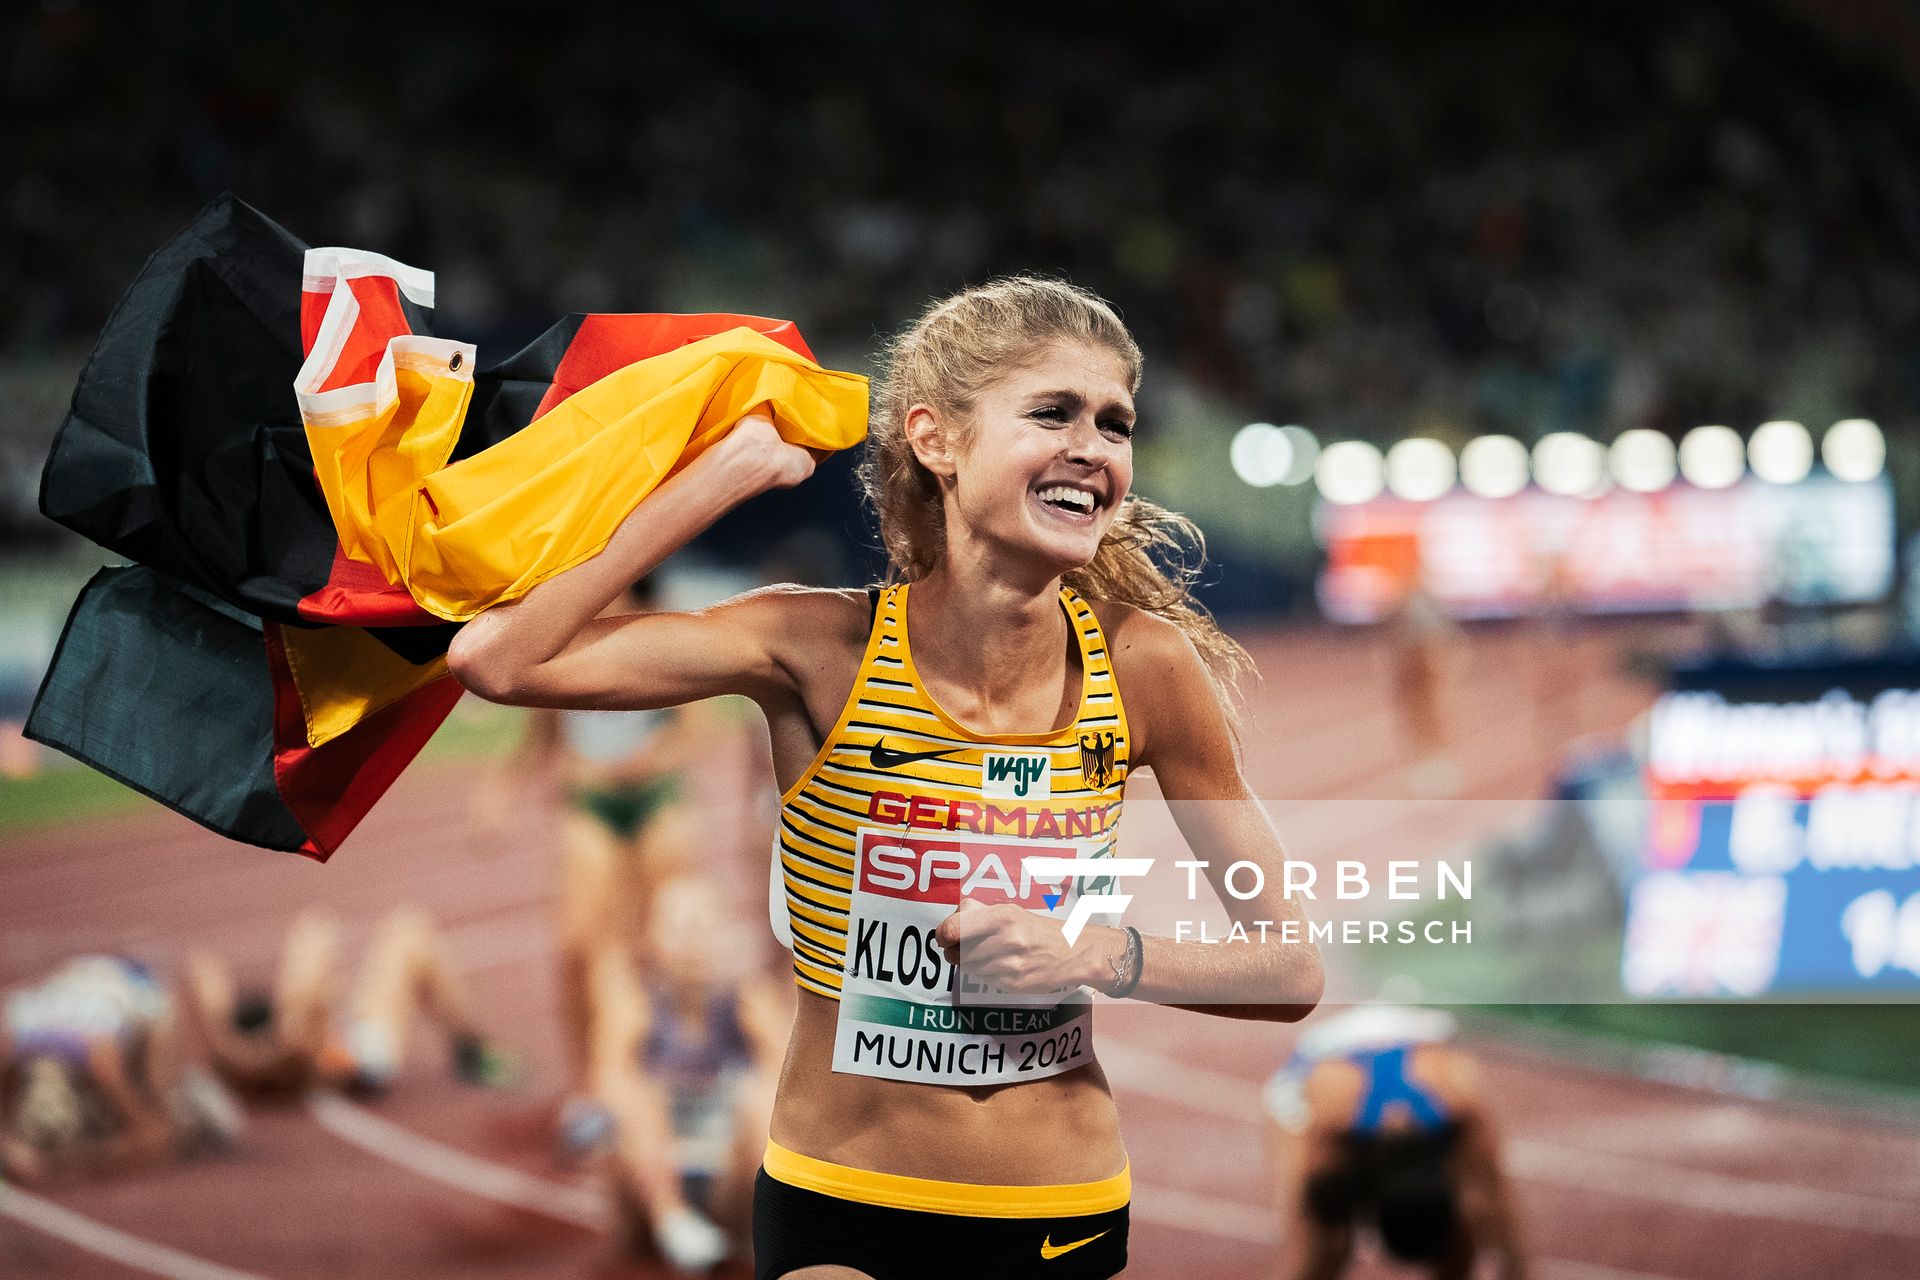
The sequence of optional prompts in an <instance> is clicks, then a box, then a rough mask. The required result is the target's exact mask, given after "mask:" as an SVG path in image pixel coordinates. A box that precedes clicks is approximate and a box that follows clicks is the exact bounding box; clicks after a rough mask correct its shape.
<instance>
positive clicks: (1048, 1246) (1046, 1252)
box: [1040, 1231, 1107, 1262]
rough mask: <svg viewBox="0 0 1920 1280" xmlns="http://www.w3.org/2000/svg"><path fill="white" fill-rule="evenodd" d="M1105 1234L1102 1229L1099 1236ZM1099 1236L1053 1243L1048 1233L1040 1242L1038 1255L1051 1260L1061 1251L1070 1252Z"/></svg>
mask: <svg viewBox="0 0 1920 1280" xmlns="http://www.w3.org/2000/svg"><path fill="white" fill-rule="evenodd" d="M1105 1234H1107V1233H1106V1232H1104V1231H1102V1232H1101V1233H1100V1236H1103V1235H1105ZM1100 1236H1088V1237H1087V1238H1086V1239H1085V1240H1075V1241H1074V1242H1073V1243H1072V1244H1055V1243H1054V1242H1053V1236H1052V1235H1048V1236H1047V1238H1046V1239H1045V1240H1042V1241H1041V1242H1040V1256H1041V1257H1042V1258H1045V1259H1047V1260H1048V1261H1049V1262H1051V1261H1052V1260H1053V1259H1055V1258H1057V1257H1059V1256H1060V1255H1061V1254H1063V1253H1072V1252H1073V1251H1074V1250H1075V1249H1078V1248H1079V1247H1080V1246H1081V1245H1083V1244H1092V1243H1093V1242H1094V1241H1095V1240H1098V1239H1099V1238H1100Z"/></svg>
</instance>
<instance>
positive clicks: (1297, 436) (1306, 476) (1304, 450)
mask: <svg viewBox="0 0 1920 1280" xmlns="http://www.w3.org/2000/svg"><path fill="white" fill-rule="evenodd" d="M1280 434H1281V435H1283V436H1285V437H1286V438H1287V443H1288V444H1290V445H1292V446H1293V461H1292V463H1291V464H1289V465H1288V467H1287V470H1286V474H1285V475H1283V476H1281V477H1280V483H1281V484H1304V483H1305V482H1306V481H1308V480H1311V479H1313V464H1314V463H1316V462H1318V461H1319V460H1320V441H1319V440H1317V439H1315V438H1314V434H1313V432H1311V431H1309V430H1307V429H1306V428H1305V427H1297V426H1295V425H1293V424H1292V423H1288V424H1287V425H1286V426H1284V427H1282V428H1280Z"/></svg>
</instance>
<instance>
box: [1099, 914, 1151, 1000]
mask: <svg viewBox="0 0 1920 1280" xmlns="http://www.w3.org/2000/svg"><path fill="white" fill-rule="evenodd" d="M1122 928H1124V929H1125V930H1126V931H1127V949H1126V951H1125V952H1124V953H1122V955H1121V956H1120V957H1119V958H1117V959H1115V960H1114V961H1113V990H1111V991H1109V992H1107V994H1108V995H1109V996H1111V997H1113V998H1114V999H1115V1000H1124V999H1126V998H1127V997H1128V996H1130V995H1132V994H1133V989H1134V988H1135V987H1137V986H1139V985H1140V971H1141V969H1142V968H1143V967H1144V965H1145V962H1146V958H1147V944H1146V943H1145V941H1143V940H1142V939H1141V937H1140V931H1139V930H1138V929H1136V928H1134V927H1133V926H1132V925H1130V924H1129V925H1123V926H1122Z"/></svg>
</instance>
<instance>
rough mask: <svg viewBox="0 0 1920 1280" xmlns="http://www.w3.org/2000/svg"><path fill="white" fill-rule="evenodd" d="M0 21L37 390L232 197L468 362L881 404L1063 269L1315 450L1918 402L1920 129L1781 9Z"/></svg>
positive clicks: (16, 333) (17, 328)
mask: <svg viewBox="0 0 1920 1280" xmlns="http://www.w3.org/2000/svg"><path fill="white" fill-rule="evenodd" d="M0 28H3V29H5V30H6V31H7V39H6V40H5V41H4V44H5V52H4V54H0V59H4V62H3V64H0V65H4V67H5V73H4V90H3V92H4V104H5V106H4V109H5V114H6V116H7V118H8V119H9V120H11V121H13V122H15V125H14V127H13V128H12V129H10V130H9V132H10V133H12V134H13V136H14V138H15V142H14V156H13V162H12V163H11V164H9V165H8V166H7V168H6V170H5V172H4V175H0V190H4V193H5V194H4V199H0V227H3V228H4V232H3V234H4V236H5V240H6V244H7V252H6V254H5V255H4V256H3V257H0V293H3V294H4V296H5V297H7V298H8V299H9V302H10V305H9V306H8V307H7V308H6V309H5V311H4V312H3V313H0V361H4V362H5V366H6V367H8V368H15V367H20V366H23V365H26V364H29V363H31V362H32V361H34V360H36V359H45V358H47V357H50V356H53V355H55V354H56V353H69V352H75V351H79V350H84V347H85V344H86V342H87V340H88V339H89V337H90V336H91V335H92V333H93V332H94V331H95V330H96V329H97V328H98V327H99V325H100V324H101V323H102V321H103V320H104V319H105V316H106V314H107V312H108V310H109V309H110V308H111V306H112V304H113V301H114V299H115V298H116V297H117V296H118V294H119V292H120V290H121V289H122V288H123V287H124V286H125V284H126V283H127V281H128V280H129V278H130V277H131V275H132V274H133V272H134V271H135V270H137V268H138V264H139V261H140V259H141V257H142V256H143V255H144V254H145V253H147V252H149V251H150V250H151V249H152V248H154V247H155V246H157V245H158V244H159V243H160V242H161V241H162V240H163V239H164V238H165V237H166V236H168V235H169V234H171V232H172V231H174V230H175V229H177V228H178V227H179V226H180V225H181V224H182V223H184V222H185V221H186V219H187V218H188V217H190V216H191V214H192V212H193V211H194V210H195V209H196V208H197V207H198V206H199V205H200V204H202V203H203V202H204V201H206V200H207V199H209V198H211V197H212V196H214V195H216V194H217V193H219V192H220V191H222V190H227V189H231V190H233V191H235V192H237V193H239V194H240V195H242V196H243V197H244V198H245V199H247V200H249V201H251V202H252V203H254V204H256V205H257V206H259V207H260V208H262V209H263V210H265V211H267V212H268V213H269V214H270V215H271V216H273V217H275V218H277V219H278V220H280V221H281V222H282V223H283V224H285V225H286V226H288V227H289V229H291V230H292V231H294V232H295V233H296V234H297V235H300V236H302V237H303V238H305V239H307V240H309V241H310V242H312V243H343V244H352V245H357V246H363V247H368V248H375V249H379V250H381V251H384V252H388V253H390V254H393V255H394V256H397V257H400V258H402V259H403V260H406V261H410V262H414V263H417V264H420V265H423V266H426V267H430V268H432V269H434V270H436V271H437V272H438V273H439V276H440V289H441V299H442V304H441V305H442V310H441V322H440V325H439V327H440V329H441V331H442V332H445V333H448V334H453V335H458V336H460V337H463V338H474V339H478V340H479V341H481V342H482V344H483V355H484V352H485V351H486V350H488V349H490V350H491V351H492V352H493V353H494V355H496V356H498V355H503V354H505V353H506V352H507V351H508V350H510V349H511V348H512V347H513V346H516V345H518V344H519V343H520V342H522V341H524V340H526V339H527V338H529V337H531V336H532V335H534V334H536V333H538V332H539V331H540V330H542V329H544V328H545V327H546V325H547V324H548V323H550V322H551V321H552V320H553V319H554V318H556V317H557V316H559V315H560V314H562V313H564V312H566V311H590V310H690V309H722V308H725V309H735V310H759V311H763V312H770V313H774V314H784V315H790V316H792V317H794V318H796V319H798V320H800V321H801V322H802V324H803V327H804V328H805V330H806V332H807V333H808V335H809V337H810V338H811V339H812V340H813V342H814V345H815V347H816V348H817V349H818V350H820V351H821V352H822V354H823V356H825V357H826V358H827V359H829V360H831V361H837V362H841V363H851V364H853V365H854V366H855V367H861V365H860V362H861V361H863V360H864V359H865V358H866V357H867V356H868V355H869V354H870V353H871V352H872V351H873V350H874V348H875V346H876V345H877V342H878V338H879V335H881V334H882V333H884V332H886V331H887V330H889V329H890V328H892V327H894V326H897V325H898V324H899V323H901V322H902V321H903V320H904V319H906V318H907V317H908V316H910V315H911V314H912V312H913V311H914V310H915V309H916V308H917V306H918V305H919V304H920V303H921V302H923V301H924V300H925V299H926V298H928V297H930V296H933V295H935V294H939V293H943V292H946V291H948V290H951V289H953V288H954V287H956V286H958V285H960V284H962V283H964V282H966V281H969V280H977V279H980V278H982V277H984V276H987V275H990V274H992V273H995V272H1001V271H1008V270H1016V269H1032V270H1042V271H1050V272H1061V273H1065V274H1067V275H1069V276H1071V277H1072V278H1073V279H1075V280H1077V281H1079V282H1081V283H1084V284H1087V285H1089V286H1092V287H1093V288H1096V289H1098V290H1100V291H1102V292H1103V293H1106V294H1108V295H1109V296H1111V297H1112V298H1114V299H1115V300H1116V301H1117V302H1119V303H1120V304H1121V306H1122V307H1123V309H1124V311H1125V313H1126V315H1127V318H1128V320H1129V321H1130V322H1131V323H1132V324H1133V325H1134V326H1135V328H1136V330H1137V332H1138V334H1139V336H1140V338H1141V340H1142V343H1143V345H1144V346H1145V348H1146V350H1147V353H1148V358H1149V379H1150V382H1149V391H1150V392H1153V391H1155V390H1156V389H1157V390H1158V391H1159V392H1161V393H1166V392H1169V391H1172V390H1174V389H1175V388H1180V389H1183V390H1185V389H1191V390H1193V391H1197V392H1198V393H1200V394H1203V395H1206V396H1210V397H1214V398H1216V399H1218V400H1222V401H1225V402H1227V403H1230V404H1233V405H1235V406H1238V407H1241V408H1244V410H1245V411H1246V412H1248V413H1250V414H1253V415H1257V416H1260V417H1266V418H1271V419H1272V420H1273V421H1298V422H1304V423H1307V424H1309V425H1310V426H1311V427H1312V428H1313V429H1314V430H1315V431H1316V432H1318V433H1319V434H1320V436H1321V438H1323V439H1325V438H1328V437H1330V436H1340V435H1358V436H1368V437H1372V438H1375V439H1379V440H1390V439H1394V438H1398V437H1399V436H1402V435H1405V434H1408V433H1410V432H1415V431H1423V432H1429V433H1434V434H1439V435H1441V436H1442V437H1443V438H1444V437H1448V436H1454V435H1458V436H1460V437H1461V438H1464V436H1465V435H1466V434H1468V433H1473V432H1479V431H1487V430H1502V431H1508V432H1512V433H1514V434H1517V435H1519V436H1521V437H1522V438H1523V439H1530V438H1534V437H1537V436H1538V435H1539V434H1541V433H1543V432H1546V431H1549V430H1555V429H1565V428H1572V429H1579V430H1585V431H1588V432H1590V433H1593V434H1596V435H1598V436H1600V437H1601V438H1602V439H1605V438H1607V437H1609V436H1611V435H1612V434H1614V433H1615V432H1617V431H1619V430H1622V429H1625V428H1627V427H1631V426H1653V427H1656V428H1664V429H1669V430H1672V431H1675V432H1678V431H1680V430H1684V429H1685V428H1687V427H1689V426H1692V425H1695V424H1697V423H1699V422H1706V421H1728V422H1732V423H1734V424H1735V425H1737V426H1743V427H1750V426H1751V424H1752V423H1753V422H1757V421H1759V420H1761V419H1763V418H1767V417H1773V416H1780V415H1788V416H1796V415H1797V416H1803V417H1804V418H1805V419H1806V420H1807V421H1808V422H1810V423H1815V424H1816V426H1818V425H1824V423H1825V422H1826V421H1830V420H1831V417H1829V416H1824V415H1831V416H1833V417H1837V416H1847V415H1852V414H1860V415H1865V416H1870V417H1875V418H1878V419H1880V420H1882V421H1883V422H1887V423H1888V425H1889V427H1890V428H1891V429H1893V430H1896V431H1897V430H1898V429H1899V426H1900V423H1899V418H1900V416H1901V413H1902V411H1903V408H1904V405H1905V404H1906V403H1907V402H1908V401H1909V400H1910V399H1912V398H1913V397H1914V396H1915V395H1916V394H1917V393H1920V344H1917V343H1916V337H1917V336H1920V276H1916V275H1915V273H1914V272H1913V271H1911V270H1910V269H1908V267H1909V264H1910V263H1911V262H1913V261H1914V260H1915V259H1916V258H1917V257H1920V160H1917V159H1916V158H1917V157H1920V145H1916V143H1920V118H1917V117H1916V112H1915V109H1914V99H1913V96H1912V93H1911V90H1910V89H1909V88H1908V87H1907V86H1905V85H1904V84H1902V83H1901V82H1900V80H1899V78H1898V77H1897V75H1896V74H1895V73H1894V72H1893V71H1892V70H1891V69H1888V68H1885V67H1881V66H1879V65H1877V64H1873V63H1869V62H1861V61H1859V60H1858V59H1856V58H1853V57H1851V56H1849V55H1845V54H1842V53H1841V52H1839V51H1838V50H1837V49H1836V48H1835V47H1834V46H1832V45H1831V44H1830V43H1829V42H1826V41H1824V40H1823V39H1822V37H1821V33H1820V32H1819V30H1818V29H1817V28H1815V27H1812V26H1809V25H1807V22H1806V20H1805V19H1804V18H1802V17H1799V16H1796V15H1795V14H1794V13H1793V12H1792V11H1790V10H1783V9H1776V8H1774V7H1770V6H1757V5H1749V4H1744V3H1737V2H1735V0H1725V2H1721V3H1706V4H1698V5H1685V6H1665V5H1659V4H1655V3H1647V2H1644V0H1628V2H1626V3H1620V4H1614V5H1608V6H1576V7H1573V8H1566V7H1554V6H1547V7H1541V6H1532V5H1520V4H1512V3H1497V2H1489V3H1478V4H1474V5H1470V6H1464V7H1461V6H1429V5H1424V4H1421V3H1419V2H1418V0H1368V2H1367V3H1360V4H1355V5H1340V6H1301V7H1294V6H1287V7H1272V8H1269V9H1266V10H1259V11H1249V10H1244V9H1242V8H1240V7H1238V6H1234V7H1231V8H1228V7H1224V6H1214V5H1207V4H1200V5H1190V6H1178V7H1174V8H1165V7H1162V6H1158V5H1122V6H1092V5H1067V6H1060V7H1052V6H1047V7H1029V8H1025V9H1008V10H995V11H993V13H992V15H991V17H988V16H986V15H984V14H982V13H981V12H978V11H973V10H963V9H953V10H943V9H940V8H938V7H922V6H912V7H896V6H890V5H884V4H880V3H846V4H838V5H827V6H819V7H804V8H803V7H789V6H784V5H778V4H774V3H771V2H768V0H730V2H722V3H715V4H711V5H704V6H698V7H696V8H682V9H679V10H676V11H675V12H674V13H673V14H672V16H671V18H670V19H666V18H656V17H655V15H654V14H653V12H652V11H651V10H649V9H647V8H645V7H642V6H632V7H628V8H625V9H615V10H609V11H605V12H596V13H595V14H594V16H593V17H592V18H591V20H589V19H587V18H585V17H581V18H580V19H579V20H577V21H576V20H574V18H573V17H571V16H562V15H561V14H559V13H557V12H554V13H550V12H546V11H539V10H528V9H524V8H498V9H496V8H483V9H479V10H472V11H460V12H453V11H449V12H448V13H446V14H444V15H442V16H440V17H435V18H424V17H423V18H419V19H415V20H410V21H409V22H407V23H404V24H396V23H390V22H376V21H374V20H373V19H372V18H371V17H370V16H368V15H367V14H365V13H354V12H352V11H350V10H348V9H344V8H343V9H340V10H333V9H329V8H327V7H324V6H322V7H319V8H315V7H312V6H309V7H306V8H304V9H300V10H281V9H278V8H276V7H274V6H251V7H238V6H236V7H231V8H228V9H226V10H224V11H223V12H220V13H218V15H217V16H209V17H207V18H205V19H200V18H196V19H194V20H192V21H187V20H184V19H183V18H182V16H181V13H180V11H179V10H178V9H177V8H176V7H174V6H165V5H160V4H155V3H140V4H134V5H129V6H108V5H105V4H102V3H99V2H98V0H42V3H40V4H38V5H34V6H23V7H22V8H20V9H19V10H17V11H15V12H14V13H13V14H12V15H11V16H9V17H7V18H5V19H0ZM62 358H64V359H65V360H66V361H67V363H66V364H65V365H63V366H62V368H63V369H67V370H70V369H71V368H72V366H73V363H74V357H73V356H72V355H66V354H62ZM1176 374H1177V376H1175V375H1176ZM1155 379H1158V380H1159V381H1157V382H1156V381H1154V380H1155ZM10 403H11V402H10ZM1148 408H1149V411H1150V413H1151V410H1152V408H1153V402H1152V401H1151V400H1150V401H1149V402H1148ZM3 425H4V430H0V434H18V433H20V432H21V431H23V430H25V431H28V432H29V433H30V434H31V436H32V437H33V438H35V439H38V440H43V439H44V438H45V436H46V435H47V434H49V433H50V432H51V429H52V427H53V425H55V424H54V423H52V422H45V423H42V422H34V423H32V424H30V426H27V427H22V426H20V425H18V424H16V423H13V422H8V423H5V424H3ZM1170 425H1171V426H1173V427H1175V428H1177V427H1178V425H1179V424H1178V423H1173V424H1170ZM9 469H10V470H11V467H9ZM7 487H8V488H9V489H10V490H19V489H21V488H23V486H21V485H15V484H12V483H11V482H9V485H8V486H7Z"/></svg>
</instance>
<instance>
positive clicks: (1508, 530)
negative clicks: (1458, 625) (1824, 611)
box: [1315, 476, 1894, 622]
mask: <svg viewBox="0 0 1920 1280" xmlns="http://www.w3.org/2000/svg"><path fill="white" fill-rule="evenodd" d="M1315 530H1316V533H1317V535H1318V537H1319V540H1320V543H1321V545H1322V546H1323V547H1324V548H1325V550H1326V563H1325V566H1324V568H1323V569H1322V571H1321V574H1320V580H1319V584H1318V594H1319V599H1320V607H1321V609H1322V611H1323V612H1324V613H1325V614H1326V615H1327V617H1329V618H1331V619H1333V620H1334V621H1336V622H1373V621H1377V620H1378V619H1380V618H1382V617H1385V616H1386V615H1387V614H1388V613H1390V612H1392V610H1393V608H1394V607H1395V606H1396V605H1397V604H1398V603H1399V602H1400V601H1401V599H1403V598H1404V597H1405V595H1406V593H1407V591H1408V589H1409V588H1411V587H1412V586H1414V585H1415V584H1416V583H1418V584H1420V585H1422V586H1424V587H1425V588H1426V589H1427V591H1428V592H1429V593H1430V594H1431V595H1432V597H1433V599H1434V600H1435V602H1436V603H1438V604H1439V605H1440V607H1441V608H1442V609H1444V610H1446V611H1447V612H1448V613H1450V614H1452V615H1453V616H1454V617H1458V618H1501V617H1514V616H1518V615H1525V614H1531V613H1538V612H1541V611H1542V610H1547V609H1562V610H1568V611H1572V612H1579V613H1633V612H1658V611H1663V610H1684V609H1701V608H1707V609H1730V608H1751V607H1753V606H1756V605H1760V604H1764V603H1766V602H1767V601H1769V600H1784V601H1787V602H1789V603H1793V604H1851V603H1861V602H1865V601H1873V600H1879V599H1882V598H1884V597H1885V595H1886V593H1887V589H1888V587H1889V586H1891V585H1892V582H1893V571H1894V554H1893V535H1894V522H1893V488H1892V485H1891V483H1890V482H1889V481H1888V480H1887V479H1886V478H1885V477H1884V476H1883V477H1881V478H1880V479H1877V480H1871V481H1857V482H1856V481H1841V480H1835V479H1833V478H1832V477H1830V476H1814V477H1810V478H1809V479H1806V480H1803V481H1801V482H1800V483H1799V484H1792V485H1774V484H1767V483H1765V482H1763V481H1760V480H1756V479H1752V478H1749V479H1746V480H1744V481H1741V482H1740V483H1738V484H1735V485H1732V486H1730V487H1728V488H1725V489H1696V488H1693V487H1691V486H1689V485H1684V484H1681V485H1674V486H1672V487H1670V488H1667V489H1663V490H1661V491H1660V492H1658V493H1634V492H1630V491H1628V490H1625V489H1612V490H1608V491H1607V492H1605V493H1601V494H1598V495H1595V496H1593V497H1587V498H1573V497H1564V496H1561V495H1558V494H1552V493H1546V492H1543V491H1541V490H1539V489H1533V488H1530V489H1526V490H1523V491H1522V492H1519V493H1515V494H1511V495H1509V496H1507V497H1504V498H1482V497H1477V496H1475V495H1474V494H1471V493H1468V492H1467V491H1465V490H1464V489H1455V490H1453V491H1452V492H1450V493H1447V494H1446V495H1444V496H1442V497H1440V498H1438V499H1435V500H1433V501H1430V502H1409V501H1407V500H1405V499H1402V498H1395V497H1392V496H1386V495H1383V496H1381V497H1377V498H1373V499H1371V500H1369V501H1367V502H1360V503H1352V504H1349V505H1344V506H1343V505H1339V504H1335V503H1322V504H1321V505H1320V506H1319V507H1318V508H1317V509H1316V513H1315Z"/></svg>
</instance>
